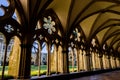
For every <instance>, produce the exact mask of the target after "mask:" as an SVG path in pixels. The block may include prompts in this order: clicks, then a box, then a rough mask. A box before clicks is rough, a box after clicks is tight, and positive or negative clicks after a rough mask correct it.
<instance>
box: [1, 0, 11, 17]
mask: <svg viewBox="0 0 120 80" xmlns="http://www.w3.org/2000/svg"><path fill="white" fill-rule="evenodd" d="M1 5H4V6H6V7H7V6H9V2H8V1H7V0H0V6H1ZM3 15H4V11H3V9H2V8H0V16H3Z"/></svg>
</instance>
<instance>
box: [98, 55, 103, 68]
mask: <svg viewBox="0 0 120 80" xmlns="http://www.w3.org/2000/svg"><path fill="white" fill-rule="evenodd" d="M99 62H100V69H101V70H102V69H104V68H103V56H102V55H99Z"/></svg>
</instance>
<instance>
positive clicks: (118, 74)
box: [71, 71, 120, 80]
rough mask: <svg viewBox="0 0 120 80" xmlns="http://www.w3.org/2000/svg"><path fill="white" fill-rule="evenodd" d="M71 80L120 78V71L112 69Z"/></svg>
mask: <svg viewBox="0 0 120 80" xmlns="http://www.w3.org/2000/svg"><path fill="white" fill-rule="evenodd" d="M71 80H120V71H112V72H107V73H102V74H98V75H93V76H87V77H81V78H76V79H71Z"/></svg>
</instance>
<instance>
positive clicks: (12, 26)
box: [0, 18, 23, 43]
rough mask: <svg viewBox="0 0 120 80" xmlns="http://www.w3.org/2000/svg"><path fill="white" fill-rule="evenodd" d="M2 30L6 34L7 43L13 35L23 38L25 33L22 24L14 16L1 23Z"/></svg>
mask: <svg viewBox="0 0 120 80" xmlns="http://www.w3.org/2000/svg"><path fill="white" fill-rule="evenodd" d="M0 32H2V33H3V34H4V35H5V37H6V40H7V43H8V42H9V41H10V39H11V38H12V37H13V36H17V37H18V38H19V39H20V40H21V39H22V35H23V34H22V30H21V26H20V24H19V23H18V22H17V21H16V20H14V19H12V18H10V19H8V20H7V21H6V22H5V23H0Z"/></svg>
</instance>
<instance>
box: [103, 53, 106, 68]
mask: <svg viewBox="0 0 120 80" xmlns="http://www.w3.org/2000/svg"><path fill="white" fill-rule="evenodd" d="M103 67H104V69H106V59H105V54H103Z"/></svg>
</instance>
